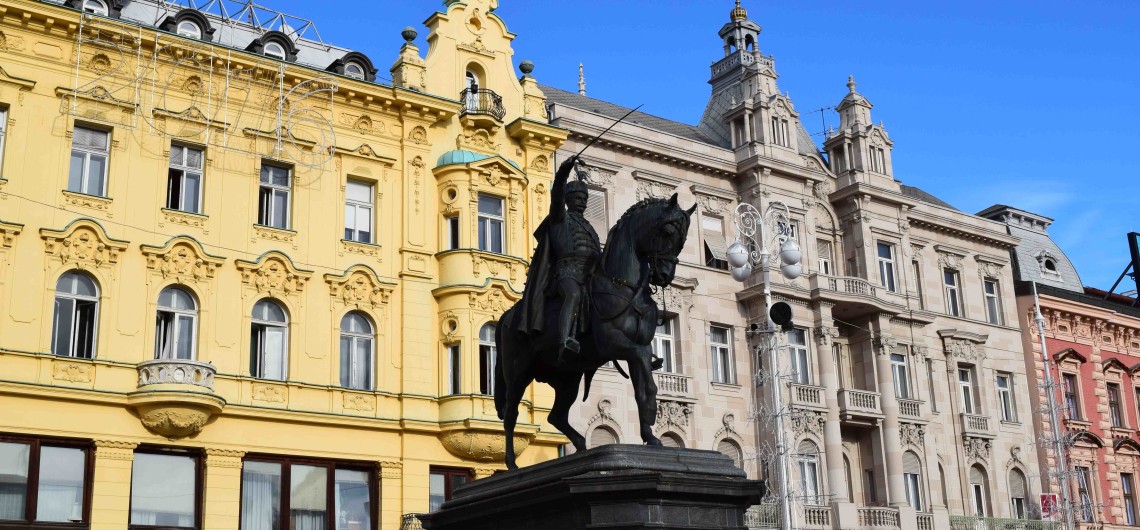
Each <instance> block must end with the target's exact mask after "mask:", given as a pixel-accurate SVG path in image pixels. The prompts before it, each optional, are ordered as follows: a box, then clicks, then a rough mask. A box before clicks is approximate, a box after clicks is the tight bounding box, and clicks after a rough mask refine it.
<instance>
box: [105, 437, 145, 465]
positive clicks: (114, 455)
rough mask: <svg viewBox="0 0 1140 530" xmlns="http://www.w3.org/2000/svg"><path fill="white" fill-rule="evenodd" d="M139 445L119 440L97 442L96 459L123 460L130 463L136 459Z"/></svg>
mask: <svg viewBox="0 0 1140 530" xmlns="http://www.w3.org/2000/svg"><path fill="white" fill-rule="evenodd" d="M138 445H139V444H137V443H134V442H122V441H119V440H95V458H96V460H122V461H126V462H130V461H131V460H134V459H135V447H138Z"/></svg>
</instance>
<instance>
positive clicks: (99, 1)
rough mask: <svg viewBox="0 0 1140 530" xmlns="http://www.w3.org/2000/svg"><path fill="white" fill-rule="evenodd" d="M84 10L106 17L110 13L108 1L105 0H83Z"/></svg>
mask: <svg viewBox="0 0 1140 530" xmlns="http://www.w3.org/2000/svg"><path fill="white" fill-rule="evenodd" d="M83 12H84V13H91V14H92V15H100V16H104V17H105V16H108V13H110V11H109V10H108V9H107V3H106V2H104V1H103V0H83Z"/></svg>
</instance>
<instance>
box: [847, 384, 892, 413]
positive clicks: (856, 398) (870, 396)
mask: <svg viewBox="0 0 1140 530" xmlns="http://www.w3.org/2000/svg"><path fill="white" fill-rule="evenodd" d="M839 408H840V410H847V411H849V412H862V413H866V414H873V415H882V413H883V409H882V407H880V406H879V393H878V392H870V391H867V390H853V389H843V390H840V391H839Z"/></svg>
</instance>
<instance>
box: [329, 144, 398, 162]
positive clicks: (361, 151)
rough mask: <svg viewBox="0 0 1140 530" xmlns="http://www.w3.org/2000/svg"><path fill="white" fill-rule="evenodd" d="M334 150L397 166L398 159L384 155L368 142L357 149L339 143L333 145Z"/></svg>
mask: <svg viewBox="0 0 1140 530" xmlns="http://www.w3.org/2000/svg"><path fill="white" fill-rule="evenodd" d="M333 152H334V154H338V155H342V156H353V157H357V158H364V159H367V160H374V161H377V162H380V163H381V164H384V165H385V166H387V167H395V166H396V159H395V158H392V157H390V156H384V155H381V154H379V153H377V152H376V150H375V149H373V148H372V146H371V145H368V144H360V146H359V147H357V148H355V149H349V148H347V147H341V146H339V145H338V146H335V147H333Z"/></svg>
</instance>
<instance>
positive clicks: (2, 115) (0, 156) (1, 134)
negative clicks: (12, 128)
mask: <svg viewBox="0 0 1140 530" xmlns="http://www.w3.org/2000/svg"><path fill="white" fill-rule="evenodd" d="M7 137H8V109H7V108H0V179H2V178H4V145H5V144H6V143H7Z"/></svg>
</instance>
